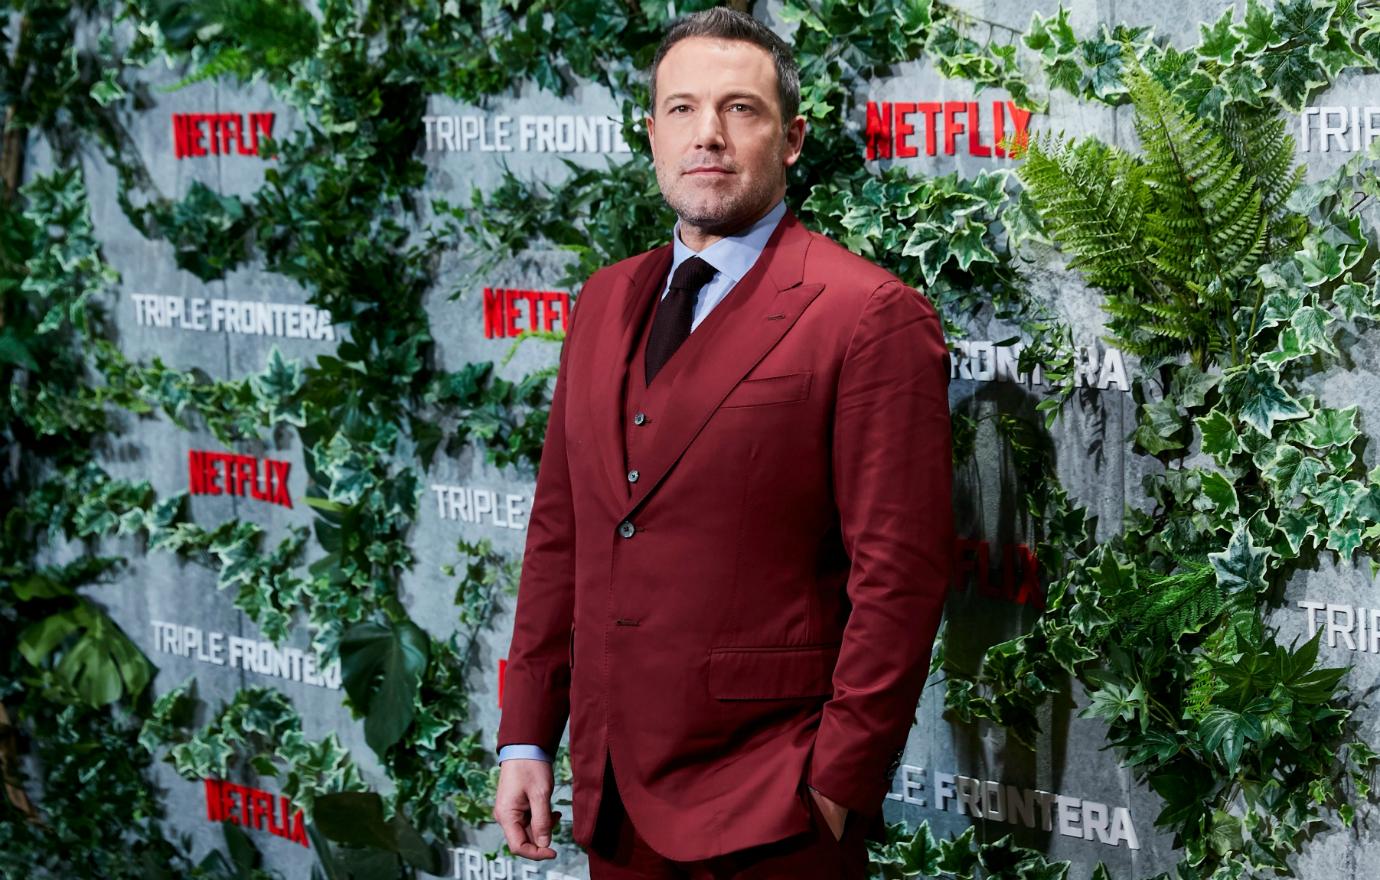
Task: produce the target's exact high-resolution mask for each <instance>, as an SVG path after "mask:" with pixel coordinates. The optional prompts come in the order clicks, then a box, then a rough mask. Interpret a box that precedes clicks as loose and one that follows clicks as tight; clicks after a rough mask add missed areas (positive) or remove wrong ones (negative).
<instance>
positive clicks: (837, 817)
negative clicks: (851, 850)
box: [499, 761, 848, 840]
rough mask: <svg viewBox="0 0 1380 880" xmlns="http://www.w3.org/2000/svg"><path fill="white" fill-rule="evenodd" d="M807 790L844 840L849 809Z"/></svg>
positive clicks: (834, 830)
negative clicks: (844, 827)
mask: <svg viewBox="0 0 1380 880" xmlns="http://www.w3.org/2000/svg"><path fill="white" fill-rule="evenodd" d="M504 763H505V764H506V763H507V762H506V761H505V762H504ZM499 785H500V787H501V786H502V783H501V782H500V783H499ZM806 788H808V789H810V796H811V797H813V798H814V799H815V804H816V805H817V806H818V807H819V811H820V812H821V813H823V814H824V820H825V821H826V822H828V823H829V831H830V832H831V833H832V834H833V835H834V839H835V840H842V839H843V823H844V822H845V821H847V819H848V808H847V807H845V806H844V805H843V804H839V803H835V802H834V801H831V800H829V798H828V797H827V796H825V795H823V794H820V793H819V792H817V791H815V788H814V786H812V785H806Z"/></svg>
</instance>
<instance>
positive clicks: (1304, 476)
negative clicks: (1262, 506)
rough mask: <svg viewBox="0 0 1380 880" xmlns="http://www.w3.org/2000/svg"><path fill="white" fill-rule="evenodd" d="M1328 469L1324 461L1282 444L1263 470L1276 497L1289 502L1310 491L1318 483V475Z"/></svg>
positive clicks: (1262, 472)
mask: <svg viewBox="0 0 1380 880" xmlns="http://www.w3.org/2000/svg"><path fill="white" fill-rule="evenodd" d="M1325 470H1326V468H1325V467H1324V465H1323V463H1322V462H1321V461H1319V460H1318V459H1316V458H1313V457H1312V456H1310V455H1306V454H1305V453H1304V452H1303V450H1301V449H1299V448H1298V447H1296V446H1290V445H1288V444H1280V445H1279V446H1278V447H1277V448H1276V449H1275V452H1274V455H1273V456H1272V457H1271V458H1270V460H1269V461H1268V462H1266V464H1265V466H1264V467H1263V468H1262V470H1261V476H1262V477H1264V478H1265V481H1266V483H1268V484H1269V486H1270V489H1271V491H1272V492H1273V493H1274V495H1275V497H1276V498H1278V499H1279V500H1280V501H1281V502H1285V503H1287V502H1289V501H1292V500H1293V499H1295V498H1297V497H1298V496H1299V495H1303V494H1305V493H1309V492H1311V491H1312V490H1313V488H1314V487H1315V486H1317V484H1318V477H1319V476H1320V475H1321V474H1322V473H1323V472H1324V471H1325Z"/></svg>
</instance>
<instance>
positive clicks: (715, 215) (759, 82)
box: [647, 37, 805, 235]
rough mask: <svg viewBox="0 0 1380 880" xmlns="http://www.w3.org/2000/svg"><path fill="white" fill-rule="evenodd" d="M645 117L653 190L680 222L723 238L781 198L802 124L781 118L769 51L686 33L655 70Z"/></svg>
mask: <svg viewBox="0 0 1380 880" xmlns="http://www.w3.org/2000/svg"><path fill="white" fill-rule="evenodd" d="M656 76H657V80H656V106H655V107H653V108H652V115H651V116H650V117H648V118H647V133H648V135H649V136H650V138H651V145H652V158H653V160H654V161H655V163H656V179H657V184H658V185H660V187H661V194H662V196H663V197H664V198H665V199H666V202H667V204H669V205H670V206H671V209H672V210H674V211H675V212H676V214H677V215H678V216H679V217H680V218H681V221H682V222H683V223H685V224H689V225H691V226H694V227H697V228H698V229H699V230H701V231H703V232H705V233H709V234H719V235H723V234H728V233H732V232H735V231H737V230H739V229H741V228H742V227H744V226H747V225H748V224H750V223H752V222H753V221H755V220H756V219H757V218H759V217H761V216H762V215H763V214H765V213H766V212H767V211H768V210H770V208H771V206H772V205H774V204H776V202H778V201H779V200H780V199H781V198H782V197H783V196H784V195H785V194H786V169H787V168H788V167H789V166H791V165H794V164H795V161H796V159H797V158H799V156H800V146H801V143H802V142H803V141H804V138H805V119H804V117H801V116H797V117H796V118H795V119H793V120H791V124H790V125H789V126H783V125H782V120H781V105H780V99H779V98H778V97H777V83H776V68H775V67H774V66H773V65H772V59H771V54H770V53H769V52H768V51H767V50H766V49H763V48H761V47H760V46H757V45H755V44H753V43H745V42H740V41H737V40H720V39H712V38H708V37H690V38H688V39H685V40H681V41H680V42H679V43H676V44H675V45H674V46H672V47H671V48H670V50H669V51H667V53H666V55H665V56H664V57H663V58H662V59H661V66H660V67H658V68H657V73H656Z"/></svg>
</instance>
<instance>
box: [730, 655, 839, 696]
mask: <svg viewBox="0 0 1380 880" xmlns="http://www.w3.org/2000/svg"><path fill="white" fill-rule="evenodd" d="M838 657H839V646H838V645H803V646H796V645H791V646H782V647H778V646H768V647H750V648H710V649H709V693H710V695H711V696H714V697H717V698H718V699H720V700H784V699H791V698H795V697H818V696H829V695H831V694H833V692H834V685H833V678H834V664H835V662H836V661H837V660H838Z"/></svg>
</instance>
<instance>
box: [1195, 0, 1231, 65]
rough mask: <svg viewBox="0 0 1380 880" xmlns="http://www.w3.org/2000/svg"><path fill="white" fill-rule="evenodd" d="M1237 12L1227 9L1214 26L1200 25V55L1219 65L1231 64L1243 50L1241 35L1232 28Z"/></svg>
mask: <svg viewBox="0 0 1380 880" xmlns="http://www.w3.org/2000/svg"><path fill="white" fill-rule="evenodd" d="M1235 11H1236V10H1234V9H1232V8H1231V7H1227V9H1225V10H1224V11H1223V12H1222V15H1221V17H1220V18H1218V19H1217V21H1216V22H1214V23H1213V24H1212V25H1208V24H1205V23H1204V24H1199V25H1198V33H1199V35H1200V39H1199V41H1198V55H1199V57H1201V58H1205V59H1207V60H1209V61H1216V62H1217V63H1218V64H1224V65H1226V64H1231V63H1232V60H1233V59H1235V58H1236V53H1237V51H1238V50H1239V49H1240V48H1241V35H1240V34H1239V33H1238V32H1237V30H1236V28H1234V27H1233V26H1232V16H1233V14H1234V13H1235Z"/></svg>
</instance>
